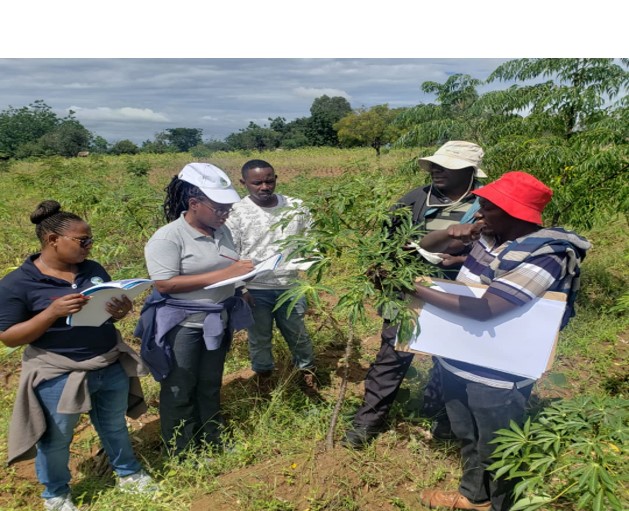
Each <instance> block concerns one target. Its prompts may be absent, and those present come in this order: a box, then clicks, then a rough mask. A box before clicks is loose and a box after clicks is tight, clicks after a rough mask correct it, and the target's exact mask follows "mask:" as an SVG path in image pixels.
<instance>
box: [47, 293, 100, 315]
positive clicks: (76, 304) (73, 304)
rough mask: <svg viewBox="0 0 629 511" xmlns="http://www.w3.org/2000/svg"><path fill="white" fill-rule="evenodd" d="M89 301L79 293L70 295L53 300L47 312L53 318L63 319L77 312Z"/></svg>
mask: <svg viewBox="0 0 629 511" xmlns="http://www.w3.org/2000/svg"><path fill="white" fill-rule="evenodd" d="M89 300H90V299H89V297H87V296H85V295H82V294H81V293H71V294H69V295H65V296H62V297H60V298H57V299H56V300H53V301H52V303H51V304H50V305H49V306H48V309H47V311H48V313H49V314H50V315H51V316H54V317H55V318H63V317H66V316H70V315H71V314H76V313H77V312H79V311H80V310H81V309H82V308H83V306H84V305H85V304H86V303H87V302H88V301H89Z"/></svg>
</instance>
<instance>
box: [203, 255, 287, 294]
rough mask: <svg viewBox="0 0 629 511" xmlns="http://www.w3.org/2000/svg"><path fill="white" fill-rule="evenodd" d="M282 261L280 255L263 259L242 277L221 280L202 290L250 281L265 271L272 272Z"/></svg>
mask: <svg viewBox="0 0 629 511" xmlns="http://www.w3.org/2000/svg"><path fill="white" fill-rule="evenodd" d="M281 259H282V254H276V255H274V256H272V257H269V258H268V259H265V260H264V261H262V262H261V263H258V264H256V265H255V267H254V269H253V271H250V272H249V273H245V274H244V275H239V276H238V277H232V278H231V279H226V280H221V281H220V282H216V283H215V284H211V285H209V286H205V288H204V289H213V288H215V287H221V286H226V285H227V284H235V283H236V282H240V281H242V280H247V279H250V278H251V277H255V276H256V275H258V274H259V273H264V272H267V271H273V270H274V269H275V268H277V265H278V264H279V262H280V260H281Z"/></svg>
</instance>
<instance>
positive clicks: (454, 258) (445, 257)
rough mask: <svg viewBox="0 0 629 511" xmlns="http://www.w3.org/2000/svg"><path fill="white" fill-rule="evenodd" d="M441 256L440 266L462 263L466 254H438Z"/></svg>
mask: <svg viewBox="0 0 629 511" xmlns="http://www.w3.org/2000/svg"><path fill="white" fill-rule="evenodd" d="M439 255H440V256H441V266H445V267H448V266H454V265H455V264H463V263H464V262H465V259H467V255H451V254H439Z"/></svg>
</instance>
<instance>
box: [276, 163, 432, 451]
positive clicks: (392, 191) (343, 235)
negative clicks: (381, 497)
mask: <svg viewBox="0 0 629 511" xmlns="http://www.w3.org/2000/svg"><path fill="white" fill-rule="evenodd" d="M404 182H408V179H407V178H406V177H405V176H400V175H391V174H384V173H383V172H381V171H375V172H367V171H361V172H359V173H358V174H354V175H348V174H347V173H346V174H345V175H344V176H343V177H341V178H338V179H336V180H335V181H333V182H330V183H329V185H327V187H326V189H324V190H321V189H319V192H318V197H317V200H316V202H312V203H307V204H306V206H308V207H309V209H310V210H311V212H312V215H313V222H312V225H311V228H310V230H309V231H308V232H307V233H306V234H304V235H302V236H291V237H290V238H289V239H288V240H287V243H288V244H289V246H290V247H291V255H290V257H291V258H305V259H307V260H310V261H313V263H314V264H313V265H312V266H311V267H310V268H309V269H308V270H307V278H306V279H303V280H302V281H301V282H300V284H299V285H298V286H296V287H293V288H292V289H290V290H289V291H287V292H286V293H285V294H284V295H283V297H282V299H281V300H280V302H281V303H279V304H278V307H279V306H280V305H281V304H282V303H285V302H287V301H292V303H295V301H296V300H297V299H298V298H300V297H302V296H305V297H306V298H307V299H308V300H309V301H310V303H312V304H314V305H315V306H317V307H319V308H321V305H322V300H321V297H322V296H323V295H328V296H330V295H331V296H333V297H334V298H335V300H333V301H334V302H335V303H336V304H335V305H334V306H333V307H332V308H331V310H329V311H324V312H325V313H326V314H328V318H327V319H328V320H329V321H330V322H331V323H333V324H335V325H339V324H341V323H343V322H345V323H346V324H347V332H348V333H347V337H346V352H345V358H344V360H345V371H346V373H347V370H348V362H349V360H350V357H351V356H352V348H353V345H354V342H355V341H354V331H355V326H356V325H359V324H364V322H365V321H366V319H367V315H366V312H367V309H366V306H367V304H370V305H371V306H373V307H375V308H376V309H378V310H380V311H387V317H390V318H392V322H393V323H395V324H397V325H398V326H399V339H400V342H405V341H408V340H409V339H410V335H411V333H412V331H413V329H414V327H415V322H414V321H413V314H412V312H411V311H410V309H409V308H408V306H407V305H408V301H407V299H406V297H405V294H404V293H405V292H412V291H413V289H414V287H413V284H414V281H415V279H416V278H417V277H418V276H420V275H430V274H434V273H435V269H434V267H432V266H431V265H429V264H427V263H425V262H424V261H423V259H421V258H420V257H419V256H418V254H417V252H416V251H415V250H414V249H409V248H408V243H409V241H411V240H417V239H418V238H419V237H420V236H421V235H422V234H423V233H422V232H421V230H420V229H419V228H418V227H417V226H416V225H413V222H412V218H411V211H410V210H409V209H408V208H406V207H403V208H391V197H392V196H396V195H397V194H398V193H400V192H399V189H400V187H401V186H400V185H401V184H402V183H404ZM318 185H319V186H321V183H320V182H319V183H318ZM402 186H403V185H402ZM308 195H310V194H306V196H308ZM310 196H314V194H312V195H310ZM330 278H334V280H335V285H334V288H335V289H342V290H344V291H343V292H342V293H341V294H340V296H336V293H335V292H334V290H333V289H332V287H331V286H329V285H327V284H326V281H327V280H329V279H330ZM341 318H344V319H341ZM346 384H347V374H345V377H344V378H343V382H342V384H341V390H340V393H339V397H338V400H337V403H336V407H335V410H334V412H333V414H332V419H331V423H330V427H329V430H328V437H327V445H328V447H331V445H332V439H333V434H334V430H335V427H336V421H337V418H338V413H339V411H340V409H341V406H342V403H343V400H344V395H345V389H346Z"/></svg>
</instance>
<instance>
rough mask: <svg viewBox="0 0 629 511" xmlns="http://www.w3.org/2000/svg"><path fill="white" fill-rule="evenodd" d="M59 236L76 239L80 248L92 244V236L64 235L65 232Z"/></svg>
mask: <svg viewBox="0 0 629 511" xmlns="http://www.w3.org/2000/svg"><path fill="white" fill-rule="evenodd" d="M61 236H63V237H64V238H70V239H71V240H74V241H78V242H79V246H80V247H81V248H87V247H90V246H92V245H93V244H94V238H91V237H90V238H75V237H74V236H66V235H65V234H62V235H61Z"/></svg>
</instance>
